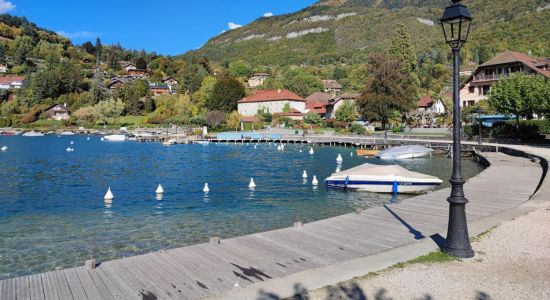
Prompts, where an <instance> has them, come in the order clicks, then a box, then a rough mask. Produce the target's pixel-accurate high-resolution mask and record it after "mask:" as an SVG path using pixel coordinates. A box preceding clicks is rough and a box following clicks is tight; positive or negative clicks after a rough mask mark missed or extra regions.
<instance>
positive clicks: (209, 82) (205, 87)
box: [192, 76, 217, 109]
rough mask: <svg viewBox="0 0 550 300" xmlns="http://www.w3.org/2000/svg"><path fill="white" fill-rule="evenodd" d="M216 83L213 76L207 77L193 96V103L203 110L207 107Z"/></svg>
mask: <svg viewBox="0 0 550 300" xmlns="http://www.w3.org/2000/svg"><path fill="white" fill-rule="evenodd" d="M216 82H217V80H216V78H215V77H212V76H206V77H204V79H203V80H202V83H201V87H200V88H199V90H198V91H196V92H195V93H194V94H193V97H192V99H193V101H194V102H195V104H196V105H197V106H198V107H199V108H201V109H202V108H204V107H206V103H207V102H209V101H210V98H211V97H212V93H213V92H214V86H215V85H216Z"/></svg>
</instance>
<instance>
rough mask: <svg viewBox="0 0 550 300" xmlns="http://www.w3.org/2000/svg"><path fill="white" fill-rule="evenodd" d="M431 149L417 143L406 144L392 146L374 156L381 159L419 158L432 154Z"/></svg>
mask: <svg viewBox="0 0 550 300" xmlns="http://www.w3.org/2000/svg"><path fill="white" fill-rule="evenodd" d="M432 151H433V149H430V148H426V147H423V146H419V145H408V146H399V147H393V148H390V149H387V150H384V151H381V152H380V153H378V154H376V155H375V156H376V157H378V158H381V159H406V158H419V157H426V156H430V155H431V154H432Z"/></svg>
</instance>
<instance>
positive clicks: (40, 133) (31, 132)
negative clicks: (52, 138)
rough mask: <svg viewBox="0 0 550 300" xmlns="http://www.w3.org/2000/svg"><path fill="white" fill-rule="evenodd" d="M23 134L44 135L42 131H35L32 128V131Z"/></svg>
mask: <svg viewBox="0 0 550 300" xmlns="http://www.w3.org/2000/svg"><path fill="white" fill-rule="evenodd" d="M23 136H28V137H35V136H44V134H43V133H42V132H36V131H34V130H33V131H29V132H25V133H23Z"/></svg>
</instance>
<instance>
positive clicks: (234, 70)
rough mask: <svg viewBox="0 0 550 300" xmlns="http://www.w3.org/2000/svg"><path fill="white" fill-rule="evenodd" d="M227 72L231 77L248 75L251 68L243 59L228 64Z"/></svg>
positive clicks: (250, 73) (250, 72)
mask: <svg viewBox="0 0 550 300" xmlns="http://www.w3.org/2000/svg"><path fill="white" fill-rule="evenodd" d="M229 74H230V75H231V76H233V77H247V78H248V77H250V76H251V75H252V68H251V67H250V66H249V65H248V64H246V62H244V61H243V60H238V61H236V62H233V63H231V64H229Z"/></svg>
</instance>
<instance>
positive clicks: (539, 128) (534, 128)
mask: <svg viewBox="0 0 550 300" xmlns="http://www.w3.org/2000/svg"><path fill="white" fill-rule="evenodd" d="M548 133H550V121H548V120H528V121H521V122H520V124H519V127H518V128H516V122H515V121H506V122H499V123H496V124H494V125H493V127H492V128H491V134H492V135H493V136H494V137H498V138H513V139H519V140H521V141H524V142H535V141H542V140H543V137H542V136H541V135H542V134H548Z"/></svg>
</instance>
